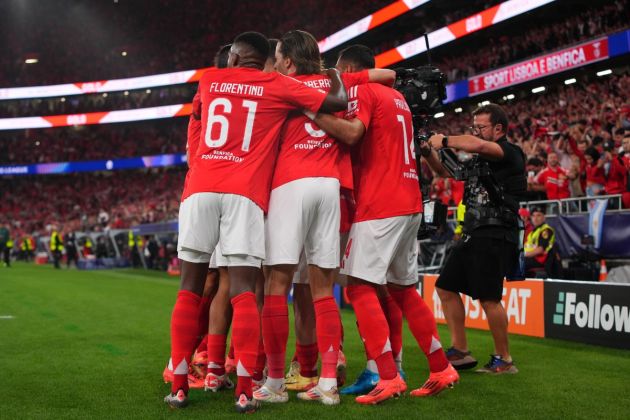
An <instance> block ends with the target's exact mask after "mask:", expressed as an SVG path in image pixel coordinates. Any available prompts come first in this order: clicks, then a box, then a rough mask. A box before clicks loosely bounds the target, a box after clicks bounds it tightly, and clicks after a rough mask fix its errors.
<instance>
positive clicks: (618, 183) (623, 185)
mask: <svg viewBox="0 0 630 420" xmlns="http://www.w3.org/2000/svg"><path fill="white" fill-rule="evenodd" d="M627 172H628V171H627V169H626V167H625V165H624V161H623V158H622V157H621V156H619V153H617V148H616V147H615V144H614V142H613V141H608V142H606V143H604V174H605V176H606V184H605V185H604V190H605V191H606V194H623V193H625V192H626V191H627V182H628V173H627Z"/></svg>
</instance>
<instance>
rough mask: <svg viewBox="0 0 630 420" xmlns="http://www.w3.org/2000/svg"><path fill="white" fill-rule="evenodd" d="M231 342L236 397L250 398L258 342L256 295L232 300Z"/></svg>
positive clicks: (245, 295)
mask: <svg viewBox="0 0 630 420" xmlns="http://www.w3.org/2000/svg"><path fill="white" fill-rule="evenodd" d="M232 308H233V315H232V341H233V342H234V355H235V362H236V374H237V375H238V382H237V385H236V395H237V396H238V395H240V394H245V395H246V396H247V397H248V398H251V397H252V380H251V377H252V375H253V374H254V372H255V371H256V358H257V356H258V344H259V341H260V315H259V314H258V306H256V295H255V294H254V293H252V292H245V293H241V294H240V295H238V296H236V297H234V298H232Z"/></svg>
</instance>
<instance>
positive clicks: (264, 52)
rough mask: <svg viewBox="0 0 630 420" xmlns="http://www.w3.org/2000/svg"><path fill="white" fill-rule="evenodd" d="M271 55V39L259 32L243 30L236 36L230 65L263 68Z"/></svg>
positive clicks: (229, 60)
mask: <svg viewBox="0 0 630 420" xmlns="http://www.w3.org/2000/svg"><path fill="white" fill-rule="evenodd" d="M268 55H269V40H268V39H267V37H265V36H264V35H263V34H261V33H259V32H243V33H242V34H240V35H238V36H237V37H236V38H234V42H232V47H231V48H230V54H229V57H228V67H252V68H257V69H259V70H262V69H263V68H264V67H265V61H267V56H268Z"/></svg>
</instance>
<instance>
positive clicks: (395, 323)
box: [381, 295, 403, 361]
mask: <svg viewBox="0 0 630 420" xmlns="http://www.w3.org/2000/svg"><path fill="white" fill-rule="evenodd" d="M381 306H382V307H383V312H385V318H387V325H388V326H389V341H390V342H391V345H392V355H393V356H394V360H395V361H398V360H399V359H400V360H402V326H403V314H402V311H401V310H400V308H399V307H398V305H397V304H396V301H395V300H394V298H393V297H391V295H388V296H387V298H386V299H384V300H381Z"/></svg>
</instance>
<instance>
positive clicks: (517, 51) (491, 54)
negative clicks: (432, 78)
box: [437, 0, 630, 82]
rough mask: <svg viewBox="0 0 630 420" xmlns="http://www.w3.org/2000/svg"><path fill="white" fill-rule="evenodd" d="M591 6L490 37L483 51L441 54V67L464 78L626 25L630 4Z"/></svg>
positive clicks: (452, 77) (451, 75) (621, 0)
mask: <svg viewBox="0 0 630 420" xmlns="http://www.w3.org/2000/svg"><path fill="white" fill-rule="evenodd" d="M603 3H604V4H603V5H602V4H598V5H592V6H591V7H589V8H588V9H587V10H585V11H583V12H582V13H581V14H576V15H573V16H570V17H567V16H566V15H564V14H560V15H558V16H557V17H556V19H554V21H553V22H550V23H547V24H545V25H544V26H540V27H535V26H532V27H531V28H530V30H528V31H519V32H517V33H516V34H513V35H507V34H504V35H502V36H499V37H497V38H492V37H490V38H488V45H486V46H485V47H484V48H485V49H486V50H485V51H484V53H483V54H479V52H477V51H469V52H463V53H462V54H457V55H453V54H448V55H440V56H438V59H437V61H438V66H439V67H440V68H443V69H445V71H446V72H447V75H448V79H449V81H451V82H453V81H456V80H461V79H464V78H467V77H469V76H472V75H475V74H478V73H482V72H484V71H487V70H490V69H494V68H497V67H501V66H503V65H506V64H509V63H513V62H516V61H518V60H523V59H526V58H529V57H533V56H536V55H539V54H542V53H545V52H549V51H554V50H556V49H559V48H562V47H565V46H570V45H573V44H576V43H578V42H580V41H586V40H589V39H593V38H595V37H597V36H599V35H606V34H610V33H613V32H615V31H617V30H619V29H622V28H627V27H628V21H629V20H630V12H629V11H630V5H629V4H628V3H629V2H628V1H627V0H614V1H610V2H603Z"/></svg>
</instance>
